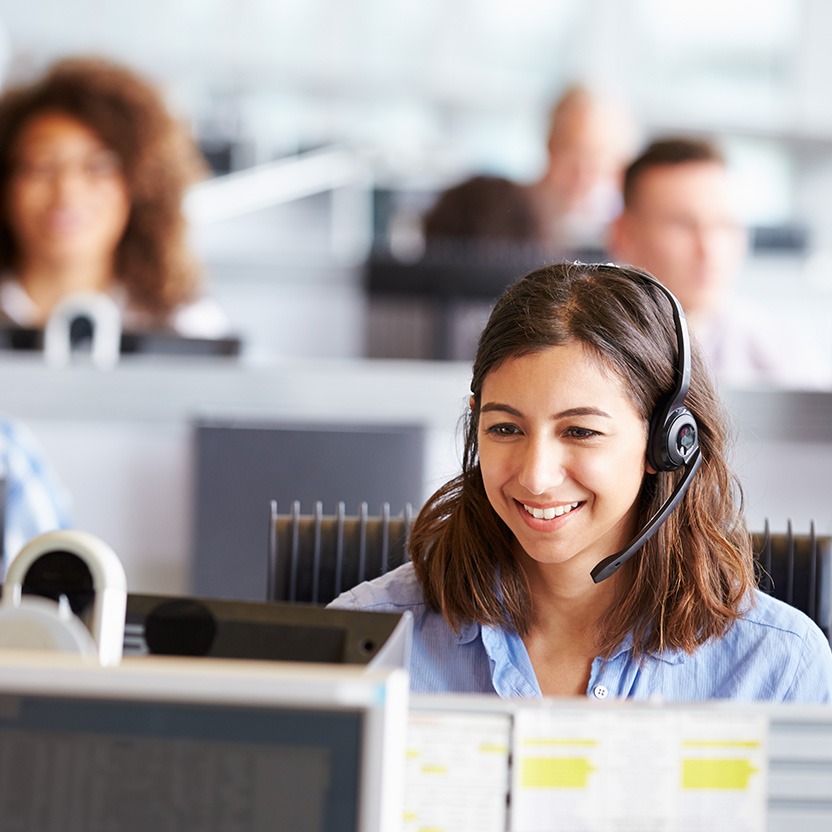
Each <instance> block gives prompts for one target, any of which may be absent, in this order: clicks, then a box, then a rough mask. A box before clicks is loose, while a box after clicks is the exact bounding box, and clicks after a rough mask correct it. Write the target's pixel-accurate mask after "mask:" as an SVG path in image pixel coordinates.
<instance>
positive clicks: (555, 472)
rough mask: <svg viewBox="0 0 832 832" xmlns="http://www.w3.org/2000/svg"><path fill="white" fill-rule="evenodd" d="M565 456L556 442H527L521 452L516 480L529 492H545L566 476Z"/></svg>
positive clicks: (558, 483) (560, 482)
mask: <svg viewBox="0 0 832 832" xmlns="http://www.w3.org/2000/svg"><path fill="white" fill-rule="evenodd" d="M564 463H565V456H564V453H563V449H562V448H561V447H559V445H558V443H556V442H552V441H548V442H541V441H537V442H529V443H528V444H527V445H526V447H525V449H524V453H523V459H522V461H521V465H520V472H519V476H518V482H519V483H520V485H522V486H523V488H525V489H526V490H527V491H528V492H529V494H545V493H546V492H547V491H551V490H552V489H553V488H556V487H557V486H559V485H561V484H562V483H563V481H564V479H565V478H566V474H565V469H564Z"/></svg>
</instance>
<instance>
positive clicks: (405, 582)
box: [329, 563, 425, 612]
mask: <svg viewBox="0 0 832 832" xmlns="http://www.w3.org/2000/svg"><path fill="white" fill-rule="evenodd" d="M329 606H330V607H333V608H337V609H356V610H376V611H378V612H401V611H403V610H410V611H411V612H415V611H417V610H421V609H424V608H425V598H424V595H423V593H422V587H421V584H420V583H419V580H418V578H417V577H416V572H415V571H414V569H413V564H412V563H405V564H403V565H402V566H399V567H398V568H396V569H393V570H391V571H390V572H387V573H386V574H385V575H382V576H381V577H380V578H376V579H375V580H372V581H365V582H364V583H362V584H359V585H358V586H356V587H353V588H352V589H349V590H347V591H346V592H343V593H341V595H339V596H338V597H337V598H336V599H335V600H334V601H332V603H330V604H329Z"/></svg>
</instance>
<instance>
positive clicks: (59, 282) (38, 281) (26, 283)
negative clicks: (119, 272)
mask: <svg viewBox="0 0 832 832" xmlns="http://www.w3.org/2000/svg"><path fill="white" fill-rule="evenodd" d="M17 278H18V280H19V281H20V284H21V285H22V286H23V288H24V289H25V290H26V294H27V295H29V298H30V299H31V300H32V303H33V304H34V305H35V306H36V307H37V309H38V312H39V317H40V321H39V322H40V323H44V322H45V321H46V320H47V319H48V318H49V316H50V315H51V314H52V311H53V310H54V308H55V306H56V305H57V304H58V303H59V302H60V301H61V300H62V299H63V298H65V297H67V296H68V295H71V294H75V293H77V292H105V291H107V290H108V289H109V288H110V286H111V285H112V283H113V269H112V264H111V263H110V262H109V261H106V260H104V261H102V260H100V259H93V258H88V259H80V258H79V259H77V260H74V261H72V262H69V263H66V262H63V263H60V264H55V263H51V262H47V261H40V262H37V261H29V262H26V263H24V264H22V266H21V268H20V269H19V271H18V273H17Z"/></svg>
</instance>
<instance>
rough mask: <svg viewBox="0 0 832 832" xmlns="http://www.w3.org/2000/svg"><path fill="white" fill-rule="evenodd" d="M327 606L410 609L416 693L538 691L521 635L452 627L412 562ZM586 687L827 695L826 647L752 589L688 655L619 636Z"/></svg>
mask: <svg viewBox="0 0 832 832" xmlns="http://www.w3.org/2000/svg"><path fill="white" fill-rule="evenodd" d="M330 606H332V607H338V608H341V609H363V610H378V611H380V612H402V611H404V610H409V611H410V612H411V613H412V614H413V623H414V640H413V650H412V654H411V666H410V684H411V689H412V690H413V691H414V692H418V693H496V694H498V695H499V696H501V697H505V698H511V697H539V696H540V695H541V693H540V686H539V685H538V683H537V679H536V677H535V674H534V670H533V668H532V664H531V660H530V659H529V655H528V653H527V652H526V647H525V645H524V644H523V641H522V639H521V638H520V637H519V636H518V635H517V634H516V633H512V632H507V631H504V630H500V629H496V628H492V627H487V626H482V625H480V624H468V625H467V626H465V627H464V628H463V629H462V631H461V632H460V633H459V634H456V633H454V631H453V630H452V629H451V628H450V627H449V626H448V624H447V622H446V621H445V619H444V618H443V617H442V615H441V614H439V613H437V612H434V611H432V610H431V609H429V608H428V606H427V604H426V603H425V601H424V598H423V595H422V589H421V586H420V585H419V582H418V580H417V579H416V575H415V573H414V571H413V566H412V564H409V563H408V564H405V565H404V566H400V567H399V568H398V569H395V570H393V571H392V572H389V573H388V574H386V575H384V576H382V577H381V578H378V579H376V580H375V581H370V582H368V583H363V584H361V585H359V586H357V587H355V588H354V589H351V590H349V591H347V592H345V593H343V594H342V595H340V596H339V597H338V598H336V599H335V601H333V602H332V604H331V605H330ZM586 694H587V696H588V697H591V698H592V697H594V698H598V699H604V698H607V697H611V698H615V697H617V698H632V699H648V698H659V699H663V700H665V701H698V700H705V699H735V700H743V701H751V700H764V701H774V702H787V701H795V702H828V701H830V700H832V651H830V647H829V642H828V641H827V639H826V638H825V636H824V635H823V633H822V632H821V630H820V628H819V627H818V626H817V625H816V624H815V623H814V622H813V621H812V620H811V619H810V618H809V617H808V616H806V615H804V614H803V613H802V612H800V611H799V610H797V609H795V608H794V607H791V606H789V605H788V604H784V603H783V602H782V601H778V600H776V599H774V598H771V597H770V596H768V595H765V594H763V593H761V592H757V593H756V594H755V598H754V604H753V605H751V606H750V608H749V609H748V610H747V611H746V612H745V614H744V615H743V616H742V617H741V618H740V619H739V620H737V621H736V622H735V623H734V624H733V625H732V626H731V627H730V628H729V630H728V631H727V633H726V634H725V635H724V636H723V637H722V638H721V639H717V640H711V641H709V642H707V643H706V644H704V645H702V646H701V647H699V648H698V649H697V650H695V651H694V652H693V653H692V654H688V653H685V652H684V651H682V650H668V651H664V652H662V653H660V654H656V655H648V656H647V657H646V658H643V659H639V658H637V657H636V656H634V654H633V651H632V645H631V644H630V643H629V642H628V641H625V643H623V644H622V645H621V646H620V647H619V648H618V649H617V650H616V651H615V652H614V653H613V654H612V656H610V658H609V659H607V660H606V661H603V660H602V659H601V658H596V659H595V660H594V661H593V662H592V669H591V671H590V678H589V684H588V685H587V690H586Z"/></svg>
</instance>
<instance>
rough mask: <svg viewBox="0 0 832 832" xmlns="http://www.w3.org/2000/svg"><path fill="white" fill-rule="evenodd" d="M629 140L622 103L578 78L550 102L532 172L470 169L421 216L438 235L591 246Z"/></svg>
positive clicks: (561, 248)
mask: <svg viewBox="0 0 832 832" xmlns="http://www.w3.org/2000/svg"><path fill="white" fill-rule="evenodd" d="M634 143H635V128H634V124H633V122H632V120H631V118H630V116H629V114H628V113H627V112H626V110H625V108H624V107H623V106H621V105H620V104H619V103H618V102H616V101H614V100H613V99H611V98H608V97H605V96H602V95H600V94H599V93H597V92H594V91H592V90H590V89H589V88H587V87H584V86H572V87H570V88H569V89H567V90H566V92H565V93H564V94H563V95H562V96H561V98H560V99H559V100H558V102H557V103H556V104H555V106H554V108H553V110H552V114H551V118H550V123H549V131H548V136H547V140H546V166H545V169H544V171H543V174H542V175H541V176H540V178H539V179H538V180H536V181H535V182H532V183H529V184H520V183H514V182H511V181H510V180H507V179H505V178H503V177H496V176H476V177H473V178H471V179H468V180H466V181H464V182H462V183H460V184H458V185H455V186H454V187H452V188H450V189H449V190H447V191H445V192H444V193H443V194H442V195H441V196H440V198H439V199H438V201H437V202H436V204H435V205H434V206H433V208H432V209H431V210H430V211H429V212H428V213H427V214H426V216H425V219H424V231H425V238H426V241H427V242H428V243H430V242H431V241H432V240H439V239H440V238H453V239H454V240H469V241H472V240H484V241H487V242H490V243H505V242H513V243H517V244H534V245H536V246H538V247H539V248H541V249H542V250H543V251H544V252H546V253H548V254H552V253H554V254H564V253H572V252H576V251H584V250H586V249H599V248H601V247H602V245H603V242H604V233H605V231H606V227H607V225H608V223H609V222H610V221H611V220H612V219H613V218H614V217H615V216H616V214H617V213H618V211H619V210H620V208H621V177H622V172H623V169H624V166H625V164H626V162H627V160H628V159H629V158H631V156H632V153H633V150H634Z"/></svg>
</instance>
